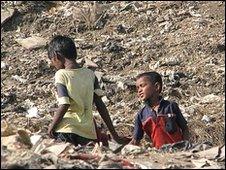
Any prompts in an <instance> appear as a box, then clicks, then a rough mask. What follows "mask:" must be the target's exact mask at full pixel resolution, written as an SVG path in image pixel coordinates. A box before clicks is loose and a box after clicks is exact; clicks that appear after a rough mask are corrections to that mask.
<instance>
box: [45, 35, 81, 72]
mask: <svg viewBox="0 0 226 170" xmlns="http://www.w3.org/2000/svg"><path fill="white" fill-rule="evenodd" d="M48 57H49V59H50V60H51V62H52V64H53V65H54V66H55V67H56V68H57V69H60V68H64V63H65V60H75V59H76V58H77V51H76V47H75V43H74V41H73V40H72V39H71V38H69V37H67V36H61V35H57V36H55V37H54V38H53V39H52V40H51V42H50V43H49V45H48Z"/></svg>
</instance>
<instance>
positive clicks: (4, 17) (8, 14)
mask: <svg viewBox="0 0 226 170" xmlns="http://www.w3.org/2000/svg"><path fill="white" fill-rule="evenodd" d="M15 12H16V10H15V9H10V8H9V9H6V10H2V9H1V25H3V24H4V23H6V22H7V21H8V20H9V19H10V18H12V17H13V15H14V14H15Z"/></svg>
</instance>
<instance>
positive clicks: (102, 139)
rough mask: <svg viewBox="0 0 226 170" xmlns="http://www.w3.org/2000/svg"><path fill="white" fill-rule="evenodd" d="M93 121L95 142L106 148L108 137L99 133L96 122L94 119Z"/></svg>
mask: <svg viewBox="0 0 226 170" xmlns="http://www.w3.org/2000/svg"><path fill="white" fill-rule="evenodd" d="M93 121H94V125H95V129H96V133H97V142H102V144H103V146H106V147H108V146H109V145H108V140H109V136H108V135H107V134H105V133H103V132H101V129H100V128H98V127H97V124H96V121H95V119H93Z"/></svg>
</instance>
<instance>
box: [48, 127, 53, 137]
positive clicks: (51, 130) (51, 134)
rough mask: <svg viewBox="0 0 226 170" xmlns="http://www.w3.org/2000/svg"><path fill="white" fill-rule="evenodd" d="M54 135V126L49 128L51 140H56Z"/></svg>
mask: <svg viewBox="0 0 226 170" xmlns="http://www.w3.org/2000/svg"><path fill="white" fill-rule="evenodd" d="M53 133H54V128H53V126H51V125H50V126H49V128H48V135H49V137H50V138H54V135H53Z"/></svg>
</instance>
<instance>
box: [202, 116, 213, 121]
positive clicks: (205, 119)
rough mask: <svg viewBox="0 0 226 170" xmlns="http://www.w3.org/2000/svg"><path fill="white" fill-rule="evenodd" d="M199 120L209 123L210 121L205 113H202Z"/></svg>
mask: <svg viewBox="0 0 226 170" xmlns="http://www.w3.org/2000/svg"><path fill="white" fill-rule="evenodd" d="M201 120H202V121H204V122H206V123H210V122H211V119H210V118H209V117H208V116H207V115H204V116H203V117H202V119H201Z"/></svg>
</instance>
